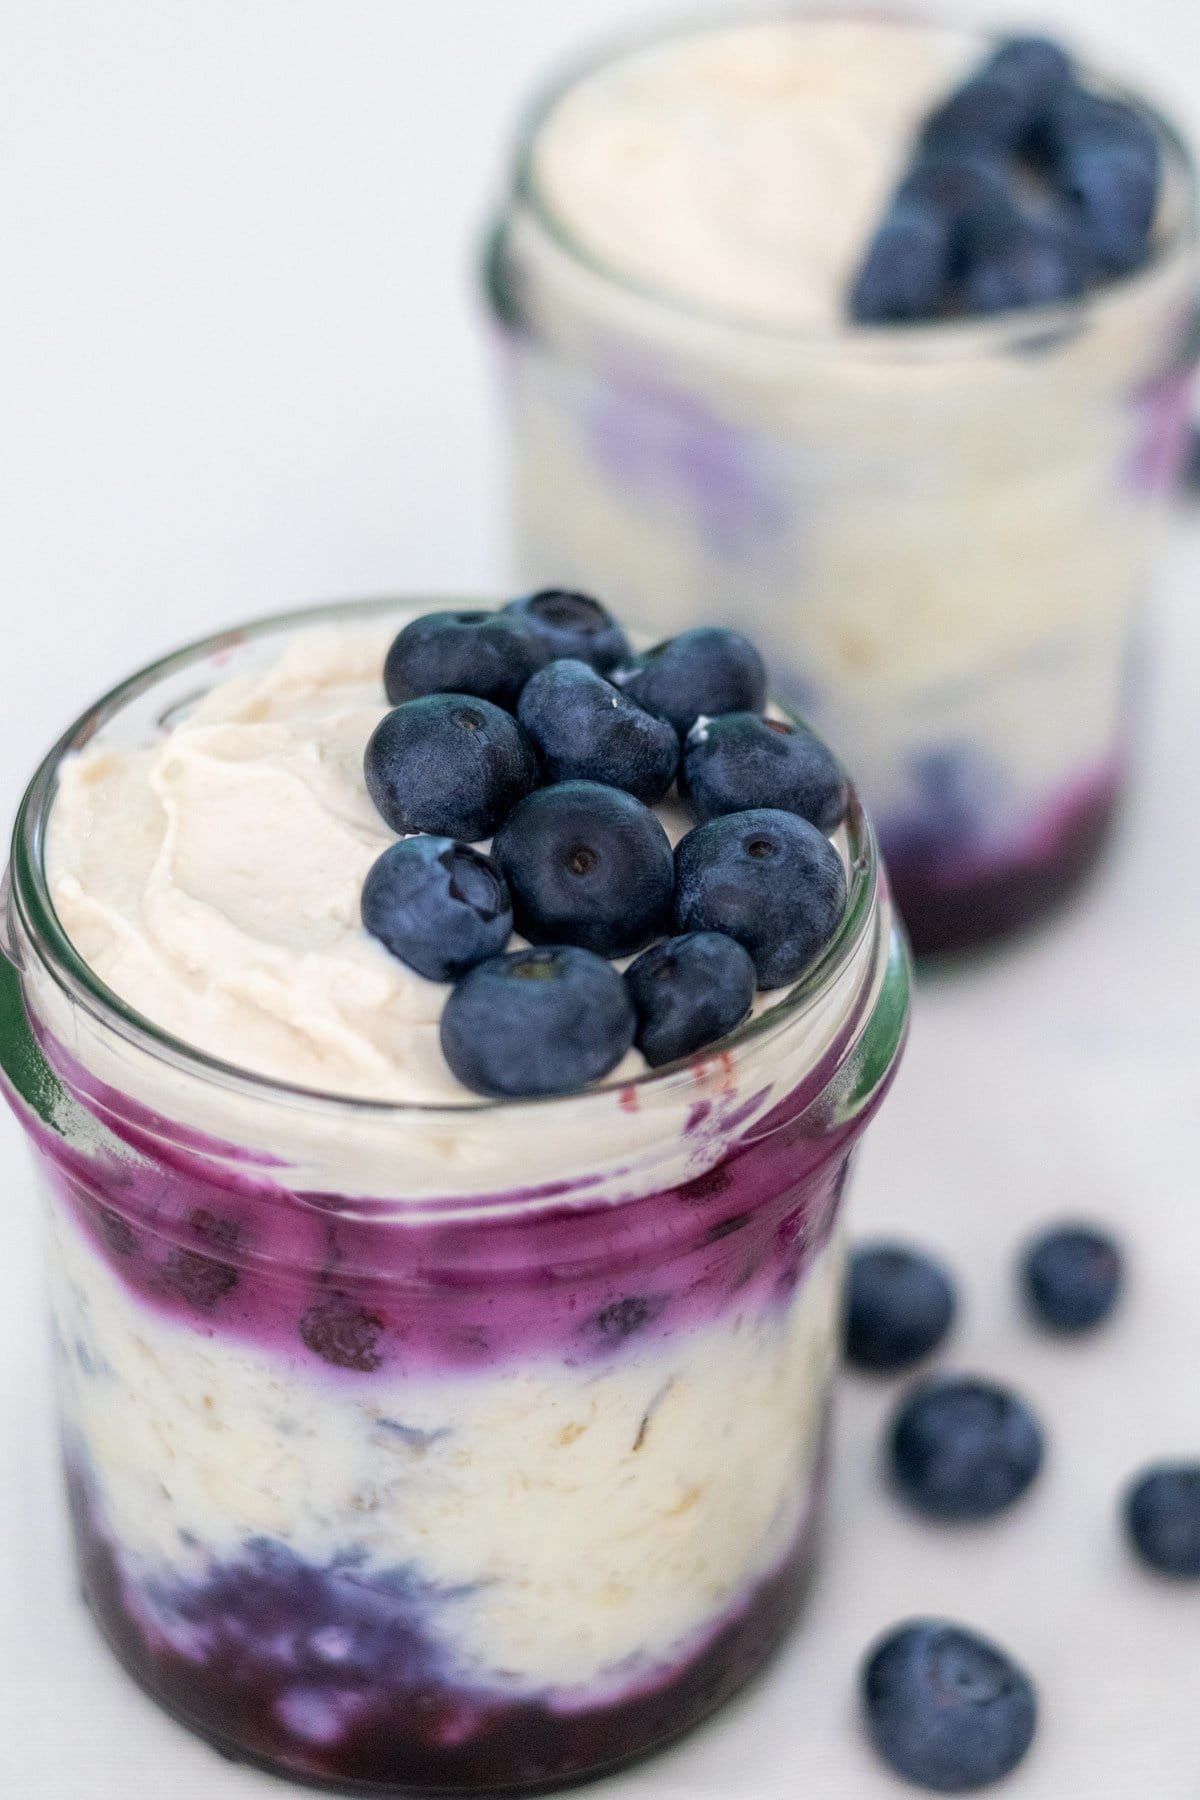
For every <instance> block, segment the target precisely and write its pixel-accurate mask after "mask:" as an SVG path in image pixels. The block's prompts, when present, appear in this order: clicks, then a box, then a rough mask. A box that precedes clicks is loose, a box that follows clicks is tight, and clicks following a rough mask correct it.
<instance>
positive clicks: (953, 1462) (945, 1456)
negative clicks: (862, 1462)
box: [890, 1376, 1042, 1519]
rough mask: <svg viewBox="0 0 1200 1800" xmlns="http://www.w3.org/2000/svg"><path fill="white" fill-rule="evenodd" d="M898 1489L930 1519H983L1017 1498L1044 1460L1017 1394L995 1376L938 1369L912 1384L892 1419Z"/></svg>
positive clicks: (1028, 1414) (1038, 1436)
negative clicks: (930, 1376) (975, 1376)
mask: <svg viewBox="0 0 1200 1800" xmlns="http://www.w3.org/2000/svg"><path fill="white" fill-rule="evenodd" d="M890 1447H891V1469H892V1476H893V1479H894V1481H895V1483H896V1486H897V1488H898V1489H899V1491H900V1493H901V1494H902V1495H903V1496H904V1498H905V1499H906V1500H907V1501H908V1502H909V1503H910V1505H912V1506H914V1507H915V1508H916V1509H917V1511H918V1512H922V1513H926V1514H927V1515H928V1516H929V1517H930V1518H934V1519H987V1518H990V1517H991V1516H992V1514H993V1513H998V1512H1003V1510H1004V1509H1005V1507H1008V1506H1011V1505H1012V1504H1013V1502H1014V1501H1015V1500H1017V1499H1019V1498H1020V1496H1021V1495H1022V1494H1023V1493H1024V1492H1025V1490H1026V1488H1027V1487H1028V1486H1029V1484H1030V1482H1031V1481H1032V1480H1033V1478H1034V1476H1035V1475H1036V1474H1037V1472H1038V1470H1039V1469H1040V1468H1041V1466H1042V1432H1041V1427H1040V1426H1039V1425H1038V1422H1037V1420H1036V1419H1035V1418H1034V1416H1033V1414H1032V1413H1031V1412H1030V1410H1029V1408H1028V1407H1027V1406H1026V1405H1025V1403H1024V1401H1023V1400H1020V1399H1018V1397H1017V1396H1016V1395H1015V1394H1012V1393H1010V1392H1009V1391H1008V1390H1007V1389H1006V1388H1002V1387H999V1386H997V1385H996V1384H995V1383H994V1382H990V1381H979V1380H975V1379H972V1378H970V1377H967V1376H941V1377H937V1378H935V1379H933V1380H930V1381H926V1382H922V1383H920V1384H919V1385H918V1386H917V1387H915V1388H914V1389H912V1390H911V1391H910V1393H909V1394H908V1396H907V1398H906V1399H905V1400H904V1402H903V1404H902V1405H901V1407H900V1410H899V1412H898V1413H897V1415H896V1418H895V1421H894V1423H893V1425H892V1432H891V1446H890Z"/></svg>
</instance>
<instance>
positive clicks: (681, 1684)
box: [0, 606, 908, 1794]
mask: <svg viewBox="0 0 1200 1800" xmlns="http://www.w3.org/2000/svg"><path fill="white" fill-rule="evenodd" d="M382 616H383V614H382V611H381V610H380V609H378V608H372V607H370V606H355V607H348V608H347V607H343V608H332V609H327V610H325V611H324V612H322V613H318V614H312V613H310V614H305V615H294V616H292V617H291V618H287V619H281V620H273V621H267V622H266V623H265V624H263V625H257V626H253V627H250V628H248V629H247V630H246V631H244V632H233V633H229V634H226V635H225V636H224V637H221V638H218V639H214V640H211V641H210V642H208V643H205V644H202V645H200V646H198V647H196V648H194V649H191V650H188V651H184V652H181V653H180V654H179V655H177V656H175V657H172V658H169V659H168V660H167V661H165V662H163V663H160V664H158V665H157V666H156V667H154V668H152V669H149V670H147V671H146V672H144V673H143V674H140V675H138V676H135V677H134V678H133V679H132V680H131V681H129V682H128V683H126V684H125V685H124V686H123V687H122V688H120V689H118V690H117V691H116V692H115V693H114V694H112V695H110V696H109V697H108V698H107V699H105V700H103V701H102V702H101V703H100V704H99V705H98V706H97V707H96V708H95V709H94V710H93V711H91V712H89V713H88V714H87V715H86V716H85V717H84V718H83V719H81V720H80V721H79V722H78V723H77V724H76V725H75V726H73V727H72V729H71V730H70V731H69V732H68V733H67V735H66V736H65V737H64V739H63V740H62V742H61V743H60V744H59V746H58V747H57V748H56V750H55V751H54V752H53V753H52V754H51V756H50V757H49V758H48V760H47V761H46V762H45V764H44V765H43V767H42V769H41V770H40V772H39V773H38V775H37V776H36V777H35V779H34V781H33V783H32V785H31V787H30V789H29V791H28V794H27V795H26V798H25V801H24V803H23V806H22V810H21V813H20V817H19V820H18V823H17V827H16V832H15V837H14V844H13V853H12V862H11V866H10V892H9V897H8V906H7V918H6V938H5V941H6V946H7V956H6V957H0V1064H2V1066H3V1075H4V1082H5V1086H6V1089H7V1092H8V1096H9V1098H10V1100H11V1101H12V1104H13V1105H14V1107H15V1109H16V1112H17V1114H18V1117H19V1118H20V1121H21V1123H22V1125H23V1126H24V1128H25V1130H26V1132H27V1133H28V1136H29V1138H30V1140H31V1143H32V1146H33V1150H34V1162H35V1165H36V1169H37V1173H38V1178H39V1189H40V1196H41V1205H42V1207H43V1210H44V1215H45V1222H46V1238H47V1258H46V1260H47V1268H48V1275H49V1285H50V1295H51V1305H52V1315H53V1330H54V1344H55V1352H56V1366H57V1378H58V1388H59V1397H60V1403H61V1415H62V1432H63V1443H64V1450H65V1458H66V1467H67V1475H68V1484H69V1493H70V1501H71V1509H72V1517H73V1521H74V1530H75V1535H76V1543H77V1548H78V1555H79V1559H80V1563H81V1567H82V1572H83V1584H84V1591H85V1594H86V1597H87V1600H88V1603H89V1605H90V1607H91V1609H92V1611H93V1613H94V1615H95V1617H96V1620H97V1622H98V1624H99V1626H100V1628H101V1630H102V1631H103V1633H104V1635H105V1637H106V1638H107V1640H108V1642H109V1644H110V1645H111V1647H112V1648H113V1650H114V1651H115V1653H116V1655H117V1656H118V1657H119V1658H120V1660H121V1661H122V1662H123V1664H124V1665H125V1667H126V1668H127V1669H128V1670H129V1672H130V1673H131V1674H132V1675H133V1676H134V1677H135V1679H136V1680H138V1681H139V1682H140V1683H141V1684H142V1686H143V1687H144V1688H145V1689H146V1690H147V1691H148V1692H149V1693H150V1694H151V1695H152V1696H153V1697H154V1698H155V1699H156V1700H157V1701H158V1702H159V1703H160V1704H161V1705H163V1706H164V1707H165V1708H167V1709H168V1710H169V1711H170V1712H172V1713H173V1714H175V1715H176V1717H178V1718H179V1719H180V1720H181V1721H182V1722H183V1723H184V1724H186V1725H188V1726H190V1727H191V1728H192V1729H193V1730H195V1731H197V1732H199V1733H200V1734H201V1735H202V1736H204V1737H206V1738H208V1739H209V1740H211V1741H212V1742H213V1743H214V1744H216V1745H217V1746H218V1747H219V1748H220V1749H222V1750H223V1751H225V1752H227V1753H229V1754H232V1755H234V1756H237V1757H242V1758H246V1759H248V1760H250V1761H254V1762H257V1763H260V1764H262V1765H264V1766H266V1767H268V1768H271V1769H273V1770H275V1771H278V1772H282V1773H287V1774H289V1775H291V1776H293V1777H296V1778H300V1779H305V1780H309V1781H312V1782H315V1783H318V1784H320V1783H329V1784H331V1785H333V1786H335V1787H336V1788H337V1789H338V1790H339V1791H346V1790H347V1789H350V1790H353V1791H356V1792H357V1791H361V1792H365V1793H372V1792H378V1793H405V1792H420V1793H429V1792H437V1793H442V1792H444V1793H459V1792H487V1793H489V1794H490V1793H496V1792H508V1791H513V1792H520V1791H527V1790H535V1789H538V1788H542V1787H546V1786H554V1785H559V1784H563V1783H569V1782H571V1781H574V1780H577V1779H583V1778H585V1777H588V1776H592V1775H595V1774H597V1773H599V1772H601V1771H603V1770H605V1769H608V1768H611V1767H614V1766H616V1765H618V1764H620V1763H623V1762H625V1761H627V1760H629V1759H631V1758H634V1757H637V1756H639V1755H641V1754H643V1753H645V1752H647V1751H649V1750H651V1749H653V1748H654V1747H655V1746H656V1745H659V1744H661V1743H663V1742H665V1741H666V1740H668V1739H671V1738H673V1737H675V1736H676V1735H678V1734H679V1733H680V1732H683V1731H685V1730H687V1729H688V1728H689V1727H690V1726H692V1725H694V1724H695V1723H696V1722H697V1720H699V1719H701V1718H703V1717H704V1716H705V1715H706V1714H708V1713H710V1712H711V1711H712V1710H713V1709H714V1708H715V1707H717V1706H719V1705H720V1704H721V1703H722V1702H723V1701H724V1700H725V1699H726V1698H727V1697H728V1696H729V1695H730V1694H731V1693H733V1692H734V1690H735V1689H737V1688H738V1687H740V1686H741V1685H742V1683H743V1682H745V1681H746V1680H747V1678H748V1677H749V1676H750V1675H751V1674H753V1672H754V1671H755V1670H756V1669H757V1668H758V1667H759V1665H760V1664H761V1663H762V1662H763V1660H764V1658H765V1657H766V1656H767V1655H768V1654H769V1652H770V1651H771V1650H772V1649H773V1648H774V1647H775V1646H776V1644H777V1643H778V1642H779V1640H780V1638H781V1637H782V1635H783V1633H784V1632H785V1631H786V1629H787V1627H788V1625H789V1624H790V1622H791V1620H792V1618H793V1616H794V1614H795V1612H796V1610H797V1607H798V1605H799V1602H800V1600H801V1597H802V1595H803V1592H804V1588H805V1583H806V1581H807V1578H808V1574H809V1570H810V1567H811V1563H812V1559H813V1556H814V1549H815V1532H816V1525H817V1519H818V1515H819V1511H820V1502H821V1491H822V1469H823V1459H824V1453H825V1452H824V1445H825V1431H826V1417H827V1411H828V1406H829V1399H830V1382H831V1377H832V1374H833V1371H834V1366H835V1362H836V1358H837V1350H838V1336H839V1331H838V1315H839V1297H840V1286H841V1263H840V1253H839V1248H838V1224H839V1213H840V1207H841V1201H842V1196H843V1191H844V1188H845V1183H846V1176H847V1171H848V1168H849V1164H850V1160H851V1157H852V1154H853V1152H854V1149H855V1146H856V1145H857V1144H858V1142H859V1140H860V1138H861V1135H862V1133H863V1131H864V1129H865V1127H866V1125H867V1123H868V1121H869V1120H870V1118H871V1116H872V1114H873V1113H874V1110H875V1108H876V1107H877V1105H878V1104H879V1102H880V1100H881V1098H882V1096H883V1094H884V1092H885V1090H886V1088H887V1086H888V1083H889V1081H890V1078H891V1075H892V1072H893V1069H894V1066H895V1062H896V1059H897V1057H898V1055H899V1052H900V1049H901V1045H902V1041H903V1036H904V1029H905V1021H906V1014H907V1004H908V970H907V964H906V961H905V956H904V950H903V946H902V944H901V942H900V940H899V938H898V937H897V934H896V932H895V930H894V928H893V923H892V914H891V909H890V904H889V901H888V897H887V891H886V886H885V884H884V881H883V878H882V874H881V868H880V864H879V862H878V859H877V853H876V849H875V844H874V839H873V835H872V832H871V828H870V826H869V824H868V822H867V820H866V819H865V817H864V815H863V814H862V812H861V810H860V808H859V807H858V805H857V802H853V803H852V806H851V811H850V814H849V817H848V820H847V823H846V825H845V826H844V827H842V828H841V831H840V833H839V836H838V840H837V841H838V843H839V846H840V848H841V849H842V851H843V854H844V856H845V859H846V862H847V866H848V869H849V886H850V894H849V902H848V907H847V911H846V915H845V918H844V921H843V924H842V926H841V928H840V930H839V932H838V934H837V937H836V939H835V940H834V941H833V943H832V944H831V945H830V946H829V948H828V950H827V951H826V952H825V953H824V955H823V956H822V958H821V959H820V961H819V962H818V963H817V964H816V965H815V966H814V967H813V968H812V969H811V970H810V971H809V972H808V974H807V975H805V976H804V977H803V978H802V980H801V982H800V984H799V985H798V986H797V987H796V988H795V989H793V990H791V991H790V992H787V993H786V994H784V995H781V997H780V1000H779V1003H778V1005H776V1006H774V1007H772V1008H770V1009H769V1010H767V1011H766V1012H765V1013H763V1014H762V1015H761V1016H760V1017H759V1018H757V1019H756V1020H755V1021H754V1022H753V1023H752V1024H751V1025H749V1026H747V1027H746V1028H744V1030H743V1032H742V1033H740V1034H739V1035H738V1036H737V1037H736V1038H734V1039H733V1040H731V1041H730V1043H729V1045H728V1047H727V1048H726V1049H725V1050H724V1051H723V1053H722V1054H719V1055H716V1056H710V1057H707V1058H701V1059H698V1060H692V1061H690V1062H688V1063H685V1064H682V1065H678V1066H676V1067H674V1068H672V1069H667V1070H663V1071H661V1072H656V1073H652V1074H649V1075H646V1076H644V1077H642V1078H641V1079H638V1080H635V1081H633V1082H632V1083H628V1084H626V1085H624V1086H622V1087H613V1086H609V1087H601V1088H598V1089H596V1090H593V1091H590V1092H587V1093H584V1094H581V1095H578V1096H572V1097H569V1098H562V1099H554V1100H548V1101H539V1102H514V1103H505V1104H499V1105H494V1104H481V1103H472V1102H466V1103H464V1104H462V1105H460V1106H455V1105H447V1106H437V1107H420V1106H407V1107H406V1106H401V1105H394V1104H385V1103H372V1102H369V1101H362V1100H351V1099H345V1098H338V1097H335V1096H331V1095H328V1094H323V1093H317V1092H311V1091H306V1090H302V1089H298V1088H294V1087H289V1086H286V1085H283V1084H281V1083H279V1082H275V1081H272V1080H270V1079H267V1078H265V1077H261V1076H256V1075H252V1074H249V1073H247V1072H245V1071H244V1070H239V1069H238V1068H237V1067H235V1066H231V1065H229V1064H226V1063H222V1062H219V1061H215V1060H213V1059H212V1058H211V1057H206V1056H205V1055H203V1054H201V1053H200V1052H198V1051H195V1050H193V1049H190V1048H188V1047H187V1046H186V1045H184V1044H182V1043H180V1042H179V1041H177V1040H175V1039H172V1038H170V1037H168V1036H167V1035H165V1034H164V1033H163V1032H161V1031H160V1030H158V1029H157V1028H155V1027H154V1026H152V1025H150V1024H149V1023H147V1021H146V1020H145V1019H143V1018H141V1017H139V1016H137V1015H136V1014H134V1013H132V1012H131V1011H130V1010H129V1009H128V1008H126V1007H125V1006H124V1005H123V1004H122V1003H121V1002H120V1001H119V1000H118V999H117V998H116V996H115V995H114V994H113V993H112V992H111V991H109V990H108V989H107V988H105V987H104V986H102V985H101V983H100V982H99V981H98V979H97V978H96V976H95V975H94V973H93V972H92V971H91V970H89V968H88V967H87V966H86V964H85V963H84V962H83V961H82V960H81V958H80V956H79V954H78V953H77V951H76V950H75V948H74V947H73V945H72V943H71V941H70V940H69V939H68V938H67V936H66V934H65V933H64V930H63V928H62V926H61V924H60V922H59V920H58V919H57V917H56V914H55V912H54V908H53V905H52V902H51V899H50V894H49V892H48V888H47V882H46V876H45V869H44V847H45V839H46V828H47V820H48V817H49V816H50V813H51V810H52V808H53V805H54V799H55V791H56V783H57V779H58V774H59V771H60V768H61V766H62V763H63V759H64V758H65V757H67V756H69V755H70V754H71V753H72V751H73V750H74V749H76V748H78V747H81V746H82V745H84V744H85V743H88V744H92V745H94V744H97V743H99V744H104V743H106V742H111V743H113V744H119V745H121V746H122V747H133V746H137V745H141V744H144V743H149V742H153V741H154V735H155V733H156V731H158V730H159V729H160V721H162V720H163V719H164V718H165V717H171V716H173V715H174V713H175V712H176V711H177V710H178V709H179V708H181V707H182V706H183V705H185V704H187V703H190V702H191V701H192V700H193V699H194V698H195V697H196V696H197V694H198V693H202V692H204V691H205V690H206V689H207V688H208V687H209V686H211V685H212V684H213V683H214V682H216V681H218V680H224V679H227V678H228V677H229V676H231V675H238V674H241V673H246V672H248V671H252V670H254V669H256V668H260V667H261V666H262V664H263V659H264V657H267V658H271V657H273V656H274V655H275V654H276V653H277V652H278V651H279V650H280V649H282V648H283V647H284V646H285V645H286V643H287V642H288V640H289V638H290V636H291V635H292V634H294V633H296V632H298V631H301V630H303V629H306V628H307V627H308V626H309V625H310V624H311V623H312V622H313V620H314V619H326V620H333V621H336V622H338V623H345V622H349V621H353V620H355V619H359V618H363V619H373V618H378V617H382ZM231 1055H236V1046H231Z"/></svg>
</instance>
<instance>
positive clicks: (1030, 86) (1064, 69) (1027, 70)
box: [986, 36, 1074, 106]
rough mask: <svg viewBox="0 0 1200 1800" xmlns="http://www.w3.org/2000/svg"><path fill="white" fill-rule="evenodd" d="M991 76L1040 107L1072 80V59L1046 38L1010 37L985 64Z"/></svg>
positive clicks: (1053, 97) (1053, 98)
mask: <svg viewBox="0 0 1200 1800" xmlns="http://www.w3.org/2000/svg"><path fill="white" fill-rule="evenodd" d="M986 66H987V69H988V71H989V73H990V74H991V75H993V76H994V77H997V78H998V79H1000V80H1002V81H1006V82H1008V84H1009V85H1010V86H1011V87H1014V88H1018V89H1019V90H1020V91H1021V92H1023V93H1025V94H1027V95H1029V96H1030V99H1031V101H1033V102H1036V103H1037V104H1038V105H1039V106H1045V105H1046V104H1047V103H1048V102H1050V101H1053V100H1055V99H1057V97H1058V96H1059V95H1060V94H1062V93H1064V92H1065V91H1066V89H1067V88H1068V87H1069V86H1070V85H1071V82H1072V81H1073V80H1074V72H1073V69H1072V64H1071V58H1070V57H1069V56H1068V55H1067V52H1066V51H1065V50H1064V49H1063V47H1062V45H1061V44H1056V43H1055V42H1054V40H1053V39H1052V38H1046V37H1027V36H1023V37H1011V38H1006V39H1005V40H1004V42H1003V43H1002V44H1001V45H1000V46H999V47H998V48H997V49H996V50H995V51H994V52H993V54H992V56H991V57H990V58H989V60H988V63H987V65H986Z"/></svg>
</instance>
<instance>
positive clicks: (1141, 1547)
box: [1125, 1462, 1200, 1581]
mask: <svg viewBox="0 0 1200 1800" xmlns="http://www.w3.org/2000/svg"><path fill="white" fill-rule="evenodd" d="M1125 1528H1126V1530H1127V1531H1128V1533H1129V1537H1130V1541H1131V1543H1132V1544H1133V1547H1134V1549H1135V1550H1136V1551H1137V1554H1138V1555H1139V1556H1140V1557H1141V1559H1142V1561H1143V1562H1144V1563H1146V1564H1148V1565H1149V1567H1150V1568H1152V1569H1154V1570H1156V1571H1157V1573H1158V1574H1160V1575H1170V1576H1172V1577H1173V1578H1174V1579H1175V1580H1177V1581H1200V1462H1190V1463H1188V1462H1180V1463H1158V1464H1156V1465H1155V1466H1154V1467H1153V1468H1151V1469H1147V1470H1146V1471H1145V1472H1144V1473H1143V1474H1142V1475H1140V1476H1139V1477H1138V1479H1137V1480H1136V1481H1135V1483H1134V1484H1133V1486H1132V1487H1131V1488H1130V1490H1129V1492H1128V1494H1127V1495H1126V1497H1125Z"/></svg>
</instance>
